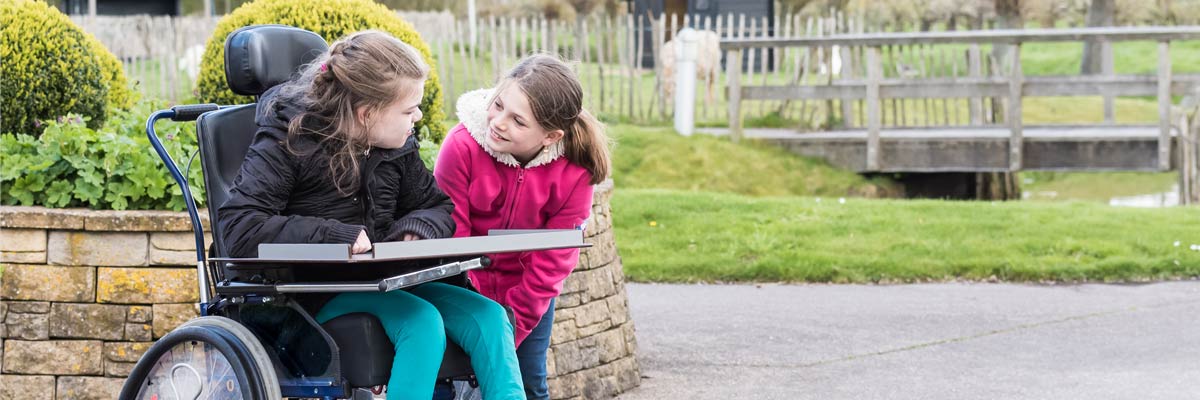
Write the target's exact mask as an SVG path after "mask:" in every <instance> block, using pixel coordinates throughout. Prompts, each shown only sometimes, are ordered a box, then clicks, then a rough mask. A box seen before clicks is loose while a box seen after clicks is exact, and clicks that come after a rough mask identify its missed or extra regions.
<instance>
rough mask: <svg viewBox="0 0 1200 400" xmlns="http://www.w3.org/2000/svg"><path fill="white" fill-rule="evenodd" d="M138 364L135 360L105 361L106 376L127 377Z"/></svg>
mask: <svg viewBox="0 0 1200 400" xmlns="http://www.w3.org/2000/svg"><path fill="white" fill-rule="evenodd" d="M136 365H137V363H135V362H116V361H105V362H104V376H111V377H120V378H124V377H127V376H129V373H130V372H133V367H134V366H136Z"/></svg>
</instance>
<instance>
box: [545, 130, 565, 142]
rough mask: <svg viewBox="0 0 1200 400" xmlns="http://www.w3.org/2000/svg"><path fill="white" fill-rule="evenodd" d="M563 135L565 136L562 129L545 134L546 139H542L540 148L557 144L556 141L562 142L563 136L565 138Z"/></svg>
mask: <svg viewBox="0 0 1200 400" xmlns="http://www.w3.org/2000/svg"><path fill="white" fill-rule="evenodd" d="M565 135H566V133H564V132H563V130H562V129H555V130H552V131H549V132H546V138H545V139H542V146H550V145H552V144H555V143H558V141H559V140H562V139H563V136H565Z"/></svg>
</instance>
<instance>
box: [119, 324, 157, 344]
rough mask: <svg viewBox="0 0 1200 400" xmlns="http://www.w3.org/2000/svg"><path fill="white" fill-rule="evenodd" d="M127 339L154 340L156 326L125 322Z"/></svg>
mask: <svg viewBox="0 0 1200 400" xmlns="http://www.w3.org/2000/svg"><path fill="white" fill-rule="evenodd" d="M125 340H133V341H144V340H154V328H153V327H152V326H151V325H150V324H141V323H138V324H133V323H130V324H125Z"/></svg>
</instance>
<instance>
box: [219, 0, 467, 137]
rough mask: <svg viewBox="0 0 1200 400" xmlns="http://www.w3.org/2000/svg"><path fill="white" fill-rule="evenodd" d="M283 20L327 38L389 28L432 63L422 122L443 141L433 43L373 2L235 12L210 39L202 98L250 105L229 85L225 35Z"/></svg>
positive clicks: (269, 0) (261, 1) (316, 2)
mask: <svg viewBox="0 0 1200 400" xmlns="http://www.w3.org/2000/svg"><path fill="white" fill-rule="evenodd" d="M260 24H283V25H290V26H294V27H298V28H302V29H307V30H310V31H313V32H316V33H317V34H318V35H321V37H323V38H325V40H326V41H327V42H333V41H335V40H337V39H338V38H341V37H343V36H345V35H348V34H351V33H354V32H358V31H361V30H366V29H378V30H381V31H384V32H388V33H390V34H392V35H393V36H395V37H397V38H399V39H400V40H402V41H404V42H405V43H408V44H410V45H412V46H413V47H415V48H416V49H417V50H418V51H420V52H421V55H422V56H424V57H425V62H427V63H429V65H430V67H432V68H431V69H430V71H429V79H428V80H427V81H425V98H424V99H422V100H421V107H420V108H421V111H422V112H423V113H424V114H425V116H424V118H422V119H421V121H420V122H418V123H417V126H416V129H417V132H419V134H420V135H421V137H422V138H428V139H432V140H433V141H435V142H438V143H440V142H441V141H442V138H443V137H445V135H446V127H445V125H443V123H442V121H443V120H444V119H445V117H446V116H445V113H444V111H443V109H442V101H443V99H442V91H441V86H440V85H439V84H438V76H437V68H436V67H434V66H435V65H436V64H435V61H434V59H433V56H432V54H431V53H430V51H429V45H428V44H426V43H425V41H424V40H422V39H421V35H420V34H419V33H417V31H416V29H414V28H413V27H412V25H409V24H408V23H407V22H404V20H402V19H400V17H399V16H397V15H396V13H395V12H393V11H392V10H389V9H388V8H387V7H384V6H383V5H380V4H378V3H375V2H373V1H371V0H258V1H255V2H253V3H248V4H246V5H243V6H242V7H238V9H236V10H234V11H233V12H232V13H230V14H229V15H227V16H225V17H224V18H222V19H221V21H220V22H219V23H218V24H217V28H216V30H215V31H214V32H213V35H212V37H211V38H210V39H209V40H208V45H207V47H206V48H205V50H204V59H203V61H201V63H200V77H199V79H198V81H197V83H196V92H197V93H198V94H199V97H200V101H202V102H207V103H217V104H246V103H251V102H253V101H254V99H253V98H251V97H249V96H238V95H235V94H234V93H233V92H232V91H230V90H229V86H228V85H227V84H226V83H225V71H224V60H225V46H224V45H225V37H226V36H228V35H229V34H230V33H232V32H233V31H234V30H237V29H238V28H241V27H244V26H248V25H260Z"/></svg>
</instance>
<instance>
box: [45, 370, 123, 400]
mask: <svg viewBox="0 0 1200 400" xmlns="http://www.w3.org/2000/svg"><path fill="white" fill-rule="evenodd" d="M124 384H125V380H124V379H121V378H104V377H99V376H61V377H59V378H58V389H57V393H58V397H57V399H58V400H111V399H115V398H117V396H118V395H120V394H121V386H123V385H124Z"/></svg>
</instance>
